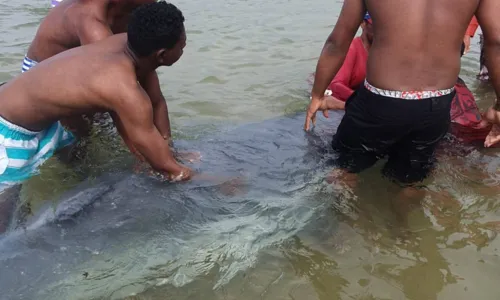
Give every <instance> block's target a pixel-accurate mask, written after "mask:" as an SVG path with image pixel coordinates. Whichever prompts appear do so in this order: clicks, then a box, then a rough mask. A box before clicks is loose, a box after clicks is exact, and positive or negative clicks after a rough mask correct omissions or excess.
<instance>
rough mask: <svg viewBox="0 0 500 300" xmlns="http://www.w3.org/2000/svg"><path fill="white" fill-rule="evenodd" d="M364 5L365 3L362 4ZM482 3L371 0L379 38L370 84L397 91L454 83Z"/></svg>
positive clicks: (371, 62) (368, 0)
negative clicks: (467, 33) (470, 27)
mask: <svg viewBox="0 0 500 300" xmlns="http://www.w3.org/2000/svg"><path fill="white" fill-rule="evenodd" d="M359 2H361V1H359ZM478 3H479V0H439V1H436V0H419V1H414V0H398V1H380V0H366V5H367V9H368V11H369V12H370V15H371V16H372V19H373V23H374V24H376V25H375V26H374V40H373V45H372V48H371V49H370V55H369V58H368V65H367V80H368V82H370V83H371V84H373V85H374V86H376V87H378V88H381V89H386V90H396V91H430V90H442V89H448V88H451V87H453V86H454V85H455V83H456V80H457V77H458V74H459V72H460V47H461V44H462V41H463V36H464V32H465V30H466V29H467V26H468V24H469V22H470V20H471V18H472V16H473V15H474V13H475V11H476V9H477V6H478Z"/></svg>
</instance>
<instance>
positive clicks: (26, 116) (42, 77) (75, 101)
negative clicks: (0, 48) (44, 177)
mask: <svg viewBox="0 0 500 300" xmlns="http://www.w3.org/2000/svg"><path fill="white" fill-rule="evenodd" d="M126 44H127V35H126V34H118V35H114V36H112V37H109V38H107V39H105V40H103V41H101V42H97V43H94V44H90V45H86V46H82V47H77V48H74V49H71V50H68V51H65V52H63V53H61V54H58V55H57V56H54V57H52V58H49V59H47V60H46V63H44V64H39V65H38V66H37V67H36V68H33V69H31V70H30V71H29V72H26V73H23V74H22V76H19V77H17V78H15V79H14V80H12V81H10V82H8V83H7V84H5V85H4V86H2V87H0V106H1V107H2V110H1V112H0V114H1V116H2V117H4V118H6V119H8V120H9V121H11V122H13V123H15V124H17V125H20V126H22V127H25V128H27V129H30V130H33V131H39V130H42V129H43V128H45V127H46V126H48V125H49V124H51V123H53V122H55V121H57V120H59V119H60V118H61V116H72V115H79V114H82V113H91V112H98V111H108V110H113V109H114V108H115V106H116V105H117V103H114V102H116V100H117V99H115V97H114V95H115V94H118V92H119V89H120V88H123V87H120V86H117V84H116V83H117V81H116V80H117V78H120V79H121V80H127V81H126V82H128V83H132V84H135V83H136V82H137V76H136V73H135V69H134V64H133V61H132V58H131V57H130V56H129V55H128V54H127V53H126ZM69 70H71V71H69ZM28 86H29V88H26V87H28ZM47 87H50V88H47ZM118 100H119V99H118ZM27 108H29V110H27Z"/></svg>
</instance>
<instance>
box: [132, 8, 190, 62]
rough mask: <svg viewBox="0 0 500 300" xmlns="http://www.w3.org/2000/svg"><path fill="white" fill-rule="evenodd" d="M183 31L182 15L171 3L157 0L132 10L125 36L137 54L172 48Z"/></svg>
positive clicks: (146, 54) (141, 54)
mask: <svg viewBox="0 0 500 300" xmlns="http://www.w3.org/2000/svg"><path fill="white" fill-rule="evenodd" d="M183 32H184V16H183V15H182V12H181V11H180V10H179V9H178V8H177V7H176V6H175V5H173V4H172V3H168V2H165V1H158V2H153V3H148V4H143V5H141V6H139V7H138V8H136V9H135V10H134V11H133V12H132V16H131V18H130V21H129V23H128V29H127V38H128V45H129V47H130V49H131V50H132V51H133V52H134V53H135V54H136V55H138V56H148V55H151V54H152V53H153V52H155V51H157V50H160V49H163V48H167V49H171V48H173V47H174V46H175V45H176V44H177V42H179V40H180V39H181V37H182V34H183Z"/></svg>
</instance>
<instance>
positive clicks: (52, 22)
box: [27, 0, 128, 62]
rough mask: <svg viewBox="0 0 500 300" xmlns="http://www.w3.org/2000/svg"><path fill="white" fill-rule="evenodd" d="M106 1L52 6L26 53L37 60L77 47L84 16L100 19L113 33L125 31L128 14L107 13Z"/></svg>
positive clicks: (66, 0) (75, 0)
mask: <svg viewBox="0 0 500 300" xmlns="http://www.w3.org/2000/svg"><path fill="white" fill-rule="evenodd" d="M106 2H107V1H101V2H98V1H82V0H64V1H62V2H61V3H60V4H59V5H57V6H56V7H55V8H52V9H51V10H50V12H49V13H48V14H47V16H46V17H45V18H44V19H43V21H42V22H41V23H40V26H39V28H38V30H37V32H36V35H35V38H34V39H33V42H32V43H31V45H30V47H29V48H28V51H27V56H28V57H29V58H31V59H33V60H35V61H37V62H41V61H43V60H45V59H47V58H49V57H52V56H54V55H56V54H59V53H61V52H63V51H66V50H68V49H72V48H75V47H78V46H80V39H79V37H78V30H79V27H78V26H79V25H80V26H82V25H84V23H85V20H86V19H88V18H95V19H98V20H101V21H102V22H103V23H106V24H107V25H109V26H110V27H111V29H112V31H113V33H121V32H124V31H125V28H126V22H127V17H128V15H113V16H111V15H110V14H109V11H110V5H108V4H106Z"/></svg>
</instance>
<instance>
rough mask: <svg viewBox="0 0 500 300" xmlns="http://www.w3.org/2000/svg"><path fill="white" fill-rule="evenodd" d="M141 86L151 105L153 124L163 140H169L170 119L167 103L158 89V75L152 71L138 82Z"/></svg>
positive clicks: (170, 135)
mask: <svg viewBox="0 0 500 300" xmlns="http://www.w3.org/2000/svg"><path fill="white" fill-rule="evenodd" d="M139 82H140V84H141V86H142V87H143V89H144V90H145V91H146V93H147V94H148V96H149V98H150V99H151V103H152V104H153V116H154V124H155V126H156V128H157V129H158V131H159V132H160V134H161V135H162V137H163V138H164V139H170V138H171V137H172V132H171V129H170V119H169V117H168V107H167V101H165V98H164V97H163V94H162V92H161V88H160V81H159V79H158V74H157V73H156V71H153V72H151V73H149V74H147V75H146V76H144V77H143V78H141V79H140V80H139Z"/></svg>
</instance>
